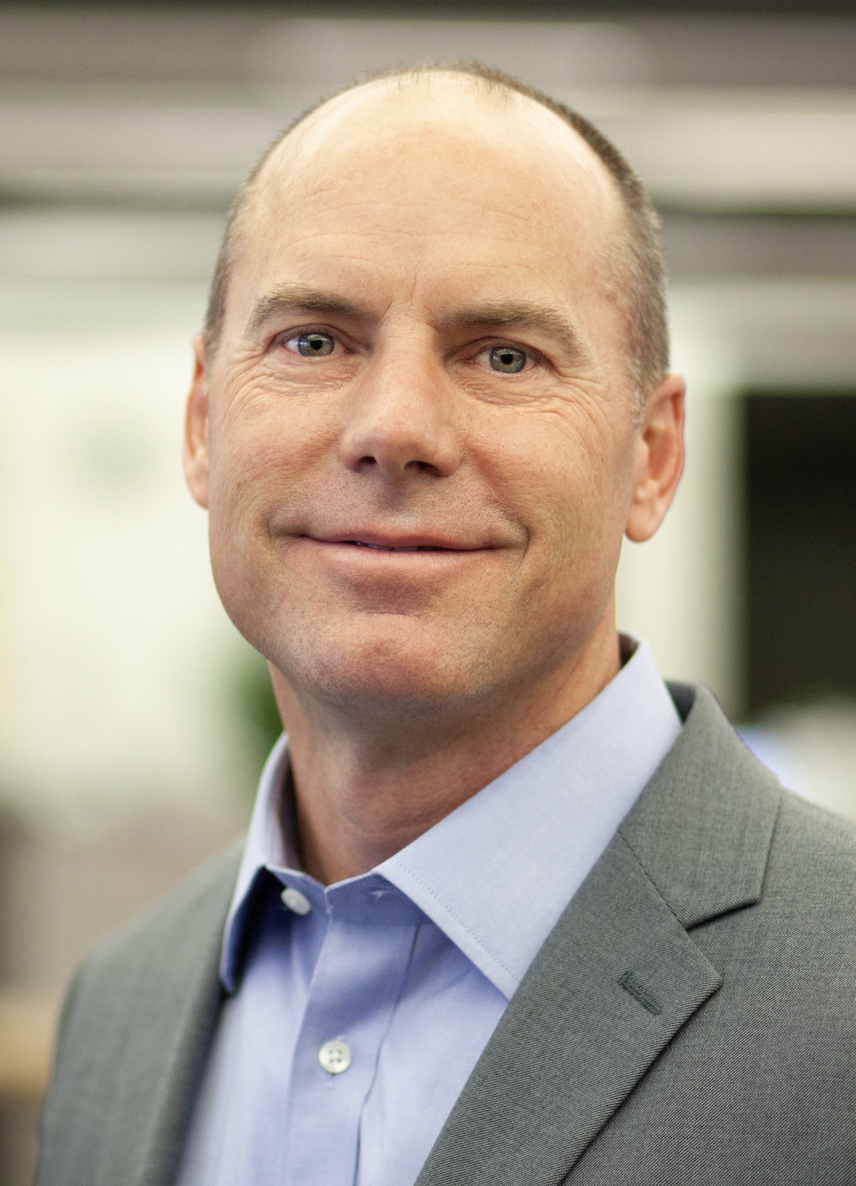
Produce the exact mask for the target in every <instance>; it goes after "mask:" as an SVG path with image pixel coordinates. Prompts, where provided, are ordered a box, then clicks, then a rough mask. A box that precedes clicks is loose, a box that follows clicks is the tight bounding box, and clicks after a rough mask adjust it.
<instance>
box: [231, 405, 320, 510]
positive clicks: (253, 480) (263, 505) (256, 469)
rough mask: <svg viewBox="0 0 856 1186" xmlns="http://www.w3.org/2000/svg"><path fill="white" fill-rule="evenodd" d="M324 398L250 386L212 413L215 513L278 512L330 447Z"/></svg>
mask: <svg viewBox="0 0 856 1186" xmlns="http://www.w3.org/2000/svg"><path fill="white" fill-rule="evenodd" d="M322 405H323V401H310V400H309V399H307V398H304V397H296V398H290V397H287V396H286V397H279V396H271V395H269V394H266V393H264V392H263V391H261V390H259V391H254V390H253V389H251V388H248V389H244V390H242V391H241V392H240V393H238V394H237V395H236V396H235V397H234V398H233V399H231V400H230V401H229V402H228V404H227V405H226V410H225V411H224V413H223V414H222V415H221V416H219V417H217V416H215V417H212V424H211V431H210V443H209V450H210V470H211V487H212V489H211V499H210V513H211V514H212V515H213V516H214V517H215V519H216V518H217V517H218V516H223V515H225V516H226V517H229V518H232V519H236V520H241V521H244V522H246V520H247V519H248V518H249V519H256V518H260V519H265V520H266V518H267V517H268V516H269V515H271V514H272V513H274V512H275V510H276V508H277V506H278V505H279V503H280V502H281V501H282V499H283V498H285V497H287V496H288V493H289V491H290V490H292V489H293V488H294V486H295V484H297V483H299V482H300V481H301V480H302V479H303V478H304V477H305V476H306V474H307V472H308V471H309V470H311V469H312V467H313V466H314V465H315V464H316V463H317V462H318V461H319V459H320V458H321V457H323V456H325V455H326V453H327V452H328V450H329V448H330V442H331V435H334V434H332V429H331V425H330V415H329V413H330V409H329V408H325V407H324V406H322Z"/></svg>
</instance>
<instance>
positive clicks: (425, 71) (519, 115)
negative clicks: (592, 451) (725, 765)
mask: <svg viewBox="0 0 856 1186" xmlns="http://www.w3.org/2000/svg"><path fill="white" fill-rule="evenodd" d="M366 175H369V176H372V177H374V178H375V180H376V181H377V180H378V179H380V178H386V179H388V184H389V186H391V187H394V188H395V190H396V193H397V194H398V198H399V215H400V211H401V202H403V203H404V205H405V206H406V205H407V204H408V202H410V205H411V208H412V219H411V224H412V225H411V226H410V227H409V228H406V227H403V228H402V230H403V231H404V233H405V234H406V233H407V231H408V230H410V231H411V232H412V233H414V234H418V233H419V227H420V214H419V210H418V207H419V203H420V202H424V200H425V196H426V194H428V195H431V201H432V203H433V204H434V206H435V207H436V204H437V203H444V202H446V203H448V208H449V217H450V219H452V218H454V219H457V220H458V227H457V229H458V231H459V233H460V234H461V235H462V236H466V235H467V233H468V229H470V230H472V229H475V228H476V227H477V226H478V225H479V220H480V214H479V194H480V193H482V192H487V191H488V190H489V191H490V192H491V194H492V197H493V200H496V198H497V195H499V200H500V201H504V202H505V203H506V204H507V205H508V206H509V209H513V208H517V210H518V216H519V217H520V218H522V219H533V218H534V219H538V218H546V219H550V220H552V222H551V228H550V229H551V238H552V240H553V242H554V244H555V250H556V251H557V252H566V253H568V255H569V257H570V256H573V257H574V259H575V262H577V264H578V261H579V259H580V257H581V254H582V255H583V256H585V257H586V258H588V259H589V260H590V263H591V267H592V274H591V277H590V282H591V284H592V285H596V286H597V287H598V288H601V289H602V290H603V291H604V292H605V293H606V294H608V296H609V298H610V299H611V300H612V301H613V302H614V303H615V305H616V307H617V308H618V309H620V311H621V313H622V316H623V318H624V321H625V329H626V335H625V351H626V355H627V370H628V375H629V378H630V381H631V384H632V386H633V388H634V390H635V391H636V393H637V395H638V397H639V399H640V402H642V401H644V397H645V395H646V394H647V392H648V391H649V390H650V389H651V388H652V387H653V386H654V385H655V384H656V382H657V381H658V380H659V379H660V378H661V377H662V375H663V374H664V373H665V371H666V369H667V366H668V340H667V330H666V323H665V312H664V300H663V263H662V251H661V246H660V239H659V228H658V222H657V218H656V215H655V214H654V211H653V209H652V207H651V205H650V202H649V200H648V198H647V195H646V194H645V193H644V190H643V189H642V186H641V183H640V182H639V181H638V179H637V178H636V176H635V174H634V173H633V172H632V170H631V169H630V167H629V166H628V165H627V164H626V162H625V161H624V159H623V158H622V157H621V156H620V154H619V153H618V151H617V150H616V149H615V148H614V147H613V146H612V145H611V144H610V143H609V142H608V141H607V140H606V139H605V138H604V137H602V136H601V135H600V133H599V132H598V131H597V130H596V129H595V128H593V127H592V126H591V125H590V124H589V123H588V122H587V121H585V120H584V119H582V117H580V116H578V115H577V114H576V113H575V112H572V111H570V110H569V109H567V108H565V107H563V106H562V105H561V104H557V103H555V102H554V101H553V100H551V99H549V98H548V97H547V96H545V95H542V94H541V93H540V92H537V91H533V90H531V89H530V88H527V87H525V86H523V85H521V84H519V83H517V82H516V81H515V80H514V79H511V78H508V77H506V76H504V75H500V74H498V73H496V72H494V71H490V70H487V69H485V68H483V67H480V66H477V65H476V66H469V65H467V66H465V67H458V66H455V67H454V68H450V69H443V68H417V69H415V70H413V71H408V72H406V73H403V74H402V73H395V74H388V75H384V76H380V77H377V78H374V79H372V80H370V81H369V82H367V83H363V84H361V85H359V86H355V87H352V88H350V89H348V90H346V91H344V92H342V93H341V94H339V95H337V96H335V97H334V98H333V99H330V100H328V101H327V102H325V103H323V104H320V105H319V106H317V107H315V108H314V109H312V110H311V111H309V112H308V113H306V114H305V115H304V116H302V117H301V118H300V119H299V120H298V121H297V122H296V123H295V124H293V125H292V126H291V127H290V128H289V129H287V130H286V132H285V133H283V135H282V136H281V137H279V139H278V140H277V141H276V142H275V143H274V144H273V145H272V146H271V147H270V148H269V149H268V151H267V152H266V153H265V154H264V156H263V157H262V159H261V160H260V161H259V163H258V164H257V166H256V168H255V169H254V170H253V172H252V173H251V174H250V177H249V178H248V179H247V181H246V182H245V184H244V185H243V187H242V188H241V190H240V191H239V193H238V196H237V198H236V201H235V204H234V206H233V209H232V212H231V214H230V217H229V221H228V224H227V229H226V234H225V236H224V240H223V245H222V248H221V252H220V257H219V259H218V264H217V269H216V272H215V276H214V280H213V283H212V290H211V298H210V302H209V308H208V317H207V323H206V339H207V345H208V350H209V354H211V355H213V353H214V352H215V351H216V350H217V348H218V346H219V342H220V338H221V336H222V333H223V327H224V321H225V319H226V317H227V295H228V293H229V291H230V289H231V287H232V285H233V283H234V277H235V273H236V271H237V270H238V267H239V265H240V268H241V270H243V269H244V267H245V266H247V265H248V264H250V261H251V259H252V256H253V255H254V253H256V252H258V251H259V250H262V251H263V250H264V248H263V247H262V245H263V244H265V243H266V242H267V241H268V240H269V237H270V235H271V234H275V227H276V223H277V221H278V220H279V219H281V218H282V216H283V214H284V213H286V216H288V212H289V211H291V212H294V210H295V204H296V203H301V204H305V203H306V202H307V200H309V201H310V202H311V201H312V195H313V194H320V193H322V192H327V193H329V192H330V191H331V190H334V189H335V191H336V193H337V194H338V195H340V196H341V200H342V201H343V202H345V203H347V202H349V201H350V200H351V199H353V200H357V201H359V200H360V185H359V178H360V177H363V178H365V177H366ZM454 191H457V192H454ZM384 192H385V190H384V184H383V182H381V184H380V186H379V187H378V189H377V190H376V191H375V193H374V194H373V195H372V194H370V193H369V192H368V191H367V190H366V189H365V187H363V190H362V197H363V199H364V200H365V212H364V216H365V219H366V223H367V226H368V224H369V223H373V222H378V220H380V221H382V220H383V218H384V217H385V215H384V209H383V207H384V202H383V200H382V199H383V194H384ZM379 195H380V198H379ZM458 199H460V200H458ZM565 199H567V200H565ZM335 209H336V204H335V203H333V205H332V207H330V205H329V203H328V209H327V214H326V217H327V220H328V221H331V220H332V221H331V230H333V232H334V233H335V217H336V215H335ZM468 211H469V212H470V213H471V215H472V218H473V225H472V227H471V228H468V226H467V212H468ZM390 250H394V246H393V242H392V241H390ZM250 266H251V264H250Z"/></svg>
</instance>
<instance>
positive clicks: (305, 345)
mask: <svg viewBox="0 0 856 1186" xmlns="http://www.w3.org/2000/svg"><path fill="white" fill-rule="evenodd" d="M292 342H293V343H294V345H295V347H296V349H297V353H298V354H302V355H303V356H304V358H323V357H324V355H325V354H332V353H333V350H334V349H335V346H336V343H335V342H334V341H333V339H332V338H331V337H330V335H329V334H319V333H315V332H314V331H313V332H312V333H308V334H301V335H300V337H298V338H292V339H291V342H289V343H288V344H289V346H290V345H291V344H292Z"/></svg>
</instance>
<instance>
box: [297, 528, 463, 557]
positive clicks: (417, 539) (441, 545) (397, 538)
mask: <svg viewBox="0 0 856 1186" xmlns="http://www.w3.org/2000/svg"><path fill="white" fill-rule="evenodd" d="M304 538H305V539H308V540H311V541H312V542H314V543H317V544H328V545H333V546H338V547H349V548H365V549H366V550H368V551H371V552H479V551H481V550H482V547H481V546H480V545H478V544H476V545H472V544H466V543H463V542H462V541H458V540H451V539H443V538H442V537H440V536H436V535H433V534H431V535H428V534H427V533H426V534H424V535H423V534H422V533H419V534H415V533H408V534H407V535H403V534H402V535H398V534H396V535H391V534H389V533H386V532H383V533H381V532H374V531H362V530H356V531H353V530H347V531H343V532H342V533H341V535H340V534H339V533H338V532H337V533H335V534H333V533H332V532H331V533H329V534H328V533H327V532H324V533H323V534H320V533H319V534H315V533H314V532H312V533H310V532H307V533H306V535H305V536H304Z"/></svg>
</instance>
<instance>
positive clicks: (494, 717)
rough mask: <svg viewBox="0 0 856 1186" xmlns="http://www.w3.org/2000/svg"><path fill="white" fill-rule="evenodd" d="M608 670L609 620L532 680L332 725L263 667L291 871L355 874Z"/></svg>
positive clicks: (577, 705)
mask: <svg viewBox="0 0 856 1186" xmlns="http://www.w3.org/2000/svg"><path fill="white" fill-rule="evenodd" d="M619 667H620V658H619V649H618V636H617V634H616V630H615V625H614V618H613V617H612V615H609V617H608V619H607V620H605V621H604V622H603V623H601V626H600V627H599V628H598V630H597V631H596V633H595V636H594V637H593V638H592V639H590V640H589V643H588V645H587V646H586V648H585V649H584V651H583V652H582V653H581V654H579V655H577V656H575V657H574V659H573V660H572V661H571V662H569V663H568V664H566V665H565V666H564V667H563V668H562V669H561V670H557V671H555V672H551V673H549V674H548V675H547V676H546V677H545V678H544V679H543V680H541V681H539V683H538V685H537V686H531V685H530V686H528V687H526V688H520V689H515V691H514V693H513V694H509V693H508V691H507V690H506V691H505V693H504V695H503V696H502V697H501V698H498V701H493V700H492V701H491V702H490V703H489V704H487V703H481V704H479V705H478V706H476V707H475V708H472V707H470V708H468V709H467V710H466V711H461V712H456V713H455V714H453V715H450V716H449V717H448V718H446V717H439V718H438V717H437V716H436V715H432V716H431V717H430V718H427V719H421V720H418V721H413V720H412V719H409V720H405V721H400V720H395V721H391V720H390V718H389V717H385V718H384V719H383V720H382V721H378V722H369V723H368V724H367V723H366V721H365V720H362V721H361V722H360V724H359V726H358V727H354V726H353V724H352V723H351V722H348V721H343V719H342V717H341V715H338V714H334V713H331V712H330V711H329V709H325V708H324V707H323V706H320V705H319V704H318V703H317V702H315V701H313V700H312V699H311V698H309V697H307V696H306V695H305V694H304V695H298V694H296V692H295V690H294V688H293V687H292V685H291V684H289V682H288V681H287V680H286V679H285V677H284V676H283V675H282V674H281V673H280V672H279V671H278V670H277V669H276V668H273V667H272V668H271V678H272V680H273V685H274V692H275V694H276V699H277V703H278V705H279V710H280V713H281V715H282V720H283V725H284V727H285V730H286V732H287V733H288V737H289V756H290V759H291V768H292V773H293V776H294V785H295V793H296V808H297V828H298V834H299V838H300V851H301V859H302V862H303V868H304V869H305V871H306V872H307V873H309V874H310V875H311V876H313V877H315V878H316V879H317V880H318V881H321V882H322V883H324V884H327V885H329V884H331V883H333V882H336V881H342V880H345V879H346V878H349V877H356V876H358V875H359V874H361V873H366V872H367V871H368V870H369V869H372V868H374V866H376V865H378V864H380V862H381V861H384V860H386V859H387V858H388V857H390V856H392V855H393V854H394V853H396V852H398V851H399V850H400V849H402V848H404V847H405V846H406V845H408V844H410V843H411V841H413V840H415V839H416V838H417V837H418V836H421V835H422V833H423V832H426V831H428V829H429V828H431V827H433V825H434V824H436V823H438V822H439V820H441V819H443V817H444V816H446V815H448V814H449V813H450V812H452V811H454V810H455V808H456V807H459V806H460V805H461V804H462V803H464V802H466V800H467V799H469V798H471V797H472V796H473V795H475V794H476V793H477V792H478V791H480V790H481V789H482V788H483V787H485V786H487V785H488V783H490V782H492V781H493V780H494V779H495V778H497V777H498V776H499V775H500V774H502V772H503V771H504V770H507V769H508V768H509V767H510V766H513V765H514V764H515V762H518V761H520V759H521V758H523V757H524V756H525V755H526V754H527V753H529V752H530V750H533V749H534V748H535V747H536V746H537V745H540V743H541V742H542V741H544V740H546V738H547V737H549V736H551V734H553V733H555V732H556V730H557V729H560V728H561V727H562V725H564V724H566V723H567V721H569V720H570V719H571V718H572V717H573V716H575V715H576V714H577V713H578V712H579V711H580V710H581V709H582V708H584V707H585V706H586V704H588V703H589V702H590V701H591V700H593V699H594V697H595V696H597V694H598V693H599V692H600V691H601V690H602V689H603V688H604V687H605V686H606V685H607V684H608V683H609V681H610V680H611V679H612V678H613V677H614V676H615V675H616V673H617V672H618V670H619Z"/></svg>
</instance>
